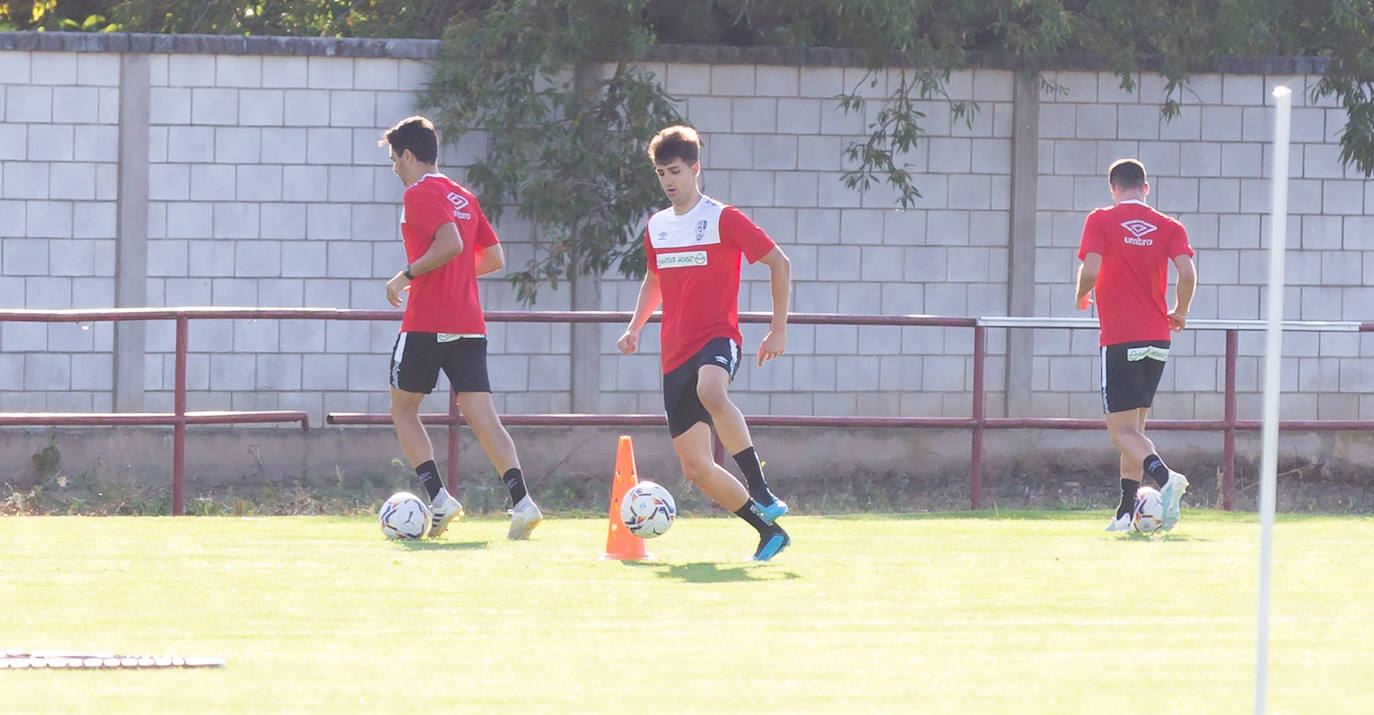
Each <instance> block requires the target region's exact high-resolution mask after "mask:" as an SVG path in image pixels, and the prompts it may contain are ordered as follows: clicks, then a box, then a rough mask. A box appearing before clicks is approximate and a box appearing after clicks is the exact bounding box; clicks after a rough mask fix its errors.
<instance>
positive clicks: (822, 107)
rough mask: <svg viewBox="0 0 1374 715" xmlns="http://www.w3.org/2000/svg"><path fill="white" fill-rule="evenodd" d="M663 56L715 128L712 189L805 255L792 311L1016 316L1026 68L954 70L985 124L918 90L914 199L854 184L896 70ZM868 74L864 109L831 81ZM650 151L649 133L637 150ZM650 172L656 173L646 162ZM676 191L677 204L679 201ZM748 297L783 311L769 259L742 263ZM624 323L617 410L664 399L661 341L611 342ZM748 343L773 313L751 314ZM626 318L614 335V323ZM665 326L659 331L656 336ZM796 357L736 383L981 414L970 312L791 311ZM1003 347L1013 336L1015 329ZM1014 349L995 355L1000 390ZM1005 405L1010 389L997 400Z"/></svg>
mask: <svg viewBox="0 0 1374 715" xmlns="http://www.w3.org/2000/svg"><path fill="white" fill-rule="evenodd" d="M648 69H650V70H651V71H652V72H653V73H654V74H655V75H656V76H657V77H658V78H659V79H660V81H662V82H663V84H664V87H665V88H666V89H667V90H668V92H669V94H671V95H673V96H674V97H677V98H679V99H680V104H679V108H680V111H681V112H682V113H683V115H684V116H685V117H686V118H687V120H688V121H689V122H690V123H691V124H692V125H694V126H695V127H696V128H697V129H698V130H699V131H700V132H702V135H703V142H704V144H705V146H704V150H703V157H702V163H703V168H702V190H703V191H704V192H705V193H706V194H708V195H711V196H714V197H716V198H718V199H721V200H722V201H725V202H727V203H730V204H733V205H735V206H737V207H739V208H740V209H741V210H743V211H744V212H745V213H746V214H748V215H749V216H750V217H751V218H752V219H753V220H754V222H755V223H757V224H758V225H759V226H760V227H762V228H763V229H764V230H765V231H767V232H768V233H769V235H771V236H772V237H773V238H774V240H776V241H778V243H779V244H780V245H781V247H782V248H783V250H784V251H786V253H787V254H788V257H789V258H790V259H791V261H792V278H793V301H792V310H794V311H797V312H807V313H852V314H900V315H906V314H922V313H925V314H933V315H992V314H997V315H1002V314H1005V313H1006V311H1007V290H1006V276H1007V271H1008V266H1007V261H1008V248H1007V239H1006V236H1007V230H1008V226H1009V219H1008V212H1009V201H1010V171H1011V139H1010V136H1011V108H1012V106H1011V102H1012V73H1011V72H1010V71H1006V70H995V69H980V70H974V71H969V72H962V73H957V74H956V75H954V77H953V78H952V80H951V82H950V87H949V89H950V96H951V98H952V99H954V100H956V101H976V102H978V103H979V106H980V107H981V110H982V111H981V112H979V113H978V114H977V115H976V116H974V117H973V120H972V122H965V121H963V120H960V119H955V118H953V117H952V116H951V111H950V108H949V104H948V103H946V102H944V101H934V100H932V101H927V102H922V103H921V108H922V111H924V112H925V113H926V115H927V116H926V118H925V119H924V120H922V122H921V124H922V127H923V128H924V129H925V131H926V132H927V133H928V134H929V138H928V141H925V142H923V143H921V144H920V145H919V146H918V147H917V149H916V151H915V152H913V153H912V155H910V156H908V157H907V161H909V162H910V163H911V164H912V165H913V166H914V167H915V168H916V170H917V178H916V184H917V187H918V188H919V190H920V191H921V194H922V197H921V199H920V200H919V201H918V202H917V203H916V205H915V206H914V207H913V208H910V209H902V208H900V206H899V204H898V202H897V201H896V198H895V196H896V194H895V192H894V191H893V190H891V189H890V188H889V187H886V186H883V187H877V188H874V189H872V190H870V191H868V192H866V193H860V192H859V191H856V190H852V189H849V188H846V187H845V186H844V184H843V182H842V176H843V173H842V172H843V171H844V169H845V168H846V167H847V163H846V159H845V157H844V151H845V148H846V147H847V146H848V145H849V144H850V143H852V142H855V141H859V140H861V139H862V138H864V137H865V136H866V135H864V134H863V132H864V129H865V127H867V126H868V124H869V122H870V121H871V120H872V117H873V115H874V114H876V112H877V110H878V106H879V104H878V103H879V101H880V100H881V98H882V97H885V96H886V95H887V93H888V86H889V84H893V86H895V83H896V82H897V81H898V77H897V72H895V71H893V72H888V73H885V74H878V75H876V76H870V75H869V74H868V73H867V72H866V71H865V70H862V69H857V68H843V67H776V66H766V65H705V64H679V63H668V62H665V63H655V64H651V65H649V67H648ZM855 87H858V88H861V89H862V90H863V92H864V95H865V96H867V97H870V98H872V100H873V101H871V102H870V103H869V105H868V107H867V108H866V110H865V111H864V112H852V113H850V114H845V113H844V112H842V111H841V110H840V109H839V107H838V104H837V103H836V101H835V96H836V95H838V94H840V93H841V92H844V91H848V90H849V89H851V88H855ZM635 150H636V151H641V150H642V149H640V148H636V149H635ZM646 180H652V176H651V175H649V174H647V172H646ZM665 205H666V204H665ZM743 276H744V285H743V287H742V289H741V296H740V307H741V309H742V310H746V311H760V312H767V311H769V310H770V309H771V304H772V301H771V296H770V293H769V285H768V270H767V268H765V267H763V266H761V265H758V266H749V265H747V264H746V266H745V268H744V272H743ZM638 290H639V284H638V282H635V281H623V280H619V281H617V280H613V279H608V280H607V282H606V284H605V285H604V287H603V291H602V296H603V308H605V309H607V310H630V309H632V308H633V307H634V303H635V298H636V295H637V294H638ZM621 327H622V326H613V327H610V328H608V329H607V330H605V331H604V333H603V340H602V344H603V345H604V346H605V347H604V348H603V356H602V364H603V379H602V396H603V397H602V400H603V410H605V411H616V410H623V409H628V408H633V409H635V410H637V411H643V412H651V411H661V410H662V397H661V394H660V393H659V392H658V381H659V372H658V370H659V366H658V362H657V358H656V355H654V354H653V353H655V352H656V350H657V345H656V344H650V345H648V346H646V347H645V349H646V350H647V351H649V352H650V353H651V354H650V355H648V356H646V357H642V358H641V357H631V358H624V357H621V356H620V355H619V353H618V352H617V351H616V349H615V339H616V338H617V337H618V336H619V334H620V331H621ZM742 332H743V334H744V341H745V345H744V352H745V354H746V355H748V354H750V353H752V352H753V351H755V350H757V348H758V345H759V342H760V341H761V340H762V339H763V336H764V334H765V333H766V327H765V326H763V325H746V326H744V329H743V331H742ZM612 333H613V334H612ZM655 337H656V336H655ZM788 343H789V344H788V356H790V357H785V358H784V359H781V360H775V361H772V362H770V363H768V364H767V365H765V366H764V367H762V368H760V367H757V365H756V364H755V363H754V362H752V361H746V363H745V365H744V366H743V367H742V368H741V369H740V372H739V374H738V375H737V376H736V378H735V383H734V385H733V386H732V390H731V394H732V395H733V396H734V397H735V398H736V401H737V402H738V403H739V404H740V406H741V409H743V410H744V411H745V412H756V413H766V412H767V413H774V414H807V415H809V414H817V415H902V416H915V415H947V416H954V415H957V416H968V415H969V414H970V412H971V410H972V401H971V399H970V393H969V390H971V388H972V380H973V377H972V375H973V368H972V354H973V333H972V331H971V330H970V329H966V328H900V327H858V326H807V325H794V326H791V327H790V328H789V329H788ZM991 347H992V348H993V350H995V351H997V352H999V353H1000V352H1003V345H1002V336H1000V335H999V336H996V337H994V339H993V340H992V341H991ZM1002 360H1003V358H1002V357H1001V356H1000V355H998V356H996V357H994V358H992V359H990V360H989V362H988V389H989V390H1001V389H1002V376H1003V375H1004V370H1003V369H1002V367H1001V361H1002ZM988 404H989V409H994V410H1000V409H1001V404H1002V400H1001V395H996V396H993V397H991V398H990V399H989V403H988Z"/></svg>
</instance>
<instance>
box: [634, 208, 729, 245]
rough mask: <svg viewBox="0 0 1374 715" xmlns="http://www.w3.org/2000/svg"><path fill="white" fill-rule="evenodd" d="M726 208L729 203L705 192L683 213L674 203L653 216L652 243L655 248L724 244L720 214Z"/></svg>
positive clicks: (650, 232)
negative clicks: (721, 235)
mask: <svg viewBox="0 0 1374 715" xmlns="http://www.w3.org/2000/svg"><path fill="white" fill-rule="evenodd" d="M724 211H725V204H722V203H721V202H719V201H716V200H715V199H713V198H711V197H709V196H705V195H703V196H702V197H701V201H699V202H697V205H696V206H694V207H693V208H692V210H691V211H688V212H687V213H685V214H683V215H681V216H679V215H677V214H676V213H673V208H672V207H671V206H670V207H668V208H666V209H663V210H662V211H659V212H658V213H656V214H654V215H653V216H651V217H650V218H649V243H650V245H652V246H653V247H654V250H655V251H665V250H667V251H673V250H679V249H687V248H693V247H697V246H709V245H714V244H717V243H720V215H721V213H722V212H724Z"/></svg>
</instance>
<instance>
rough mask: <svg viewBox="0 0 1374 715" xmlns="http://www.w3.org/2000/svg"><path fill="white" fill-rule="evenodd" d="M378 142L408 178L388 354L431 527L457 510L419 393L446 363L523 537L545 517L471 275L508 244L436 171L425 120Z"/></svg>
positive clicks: (413, 120)
mask: <svg viewBox="0 0 1374 715" xmlns="http://www.w3.org/2000/svg"><path fill="white" fill-rule="evenodd" d="M378 144H385V145H387V146H389V148H390V153H391V164H392V170H393V171H395V172H396V176H397V177H399V178H400V179H401V183H403V184H405V185H406V190H405V195H404V199H403V206H402V210H401V238H402V240H403V241H404V243H405V251H406V261H407V263H406V267H405V268H404V269H402V270H401V271H399V272H398V273H397V274H396V275H395V276H392V278H391V280H389V281H387V282H386V299H387V301H388V302H390V303H391V304H392V305H393V306H397V307H399V306H400V305H401V303H402V302H403V300H404V299H403V296H404V295H405V294H406V293H409V294H410V298H409V300H408V301H405V304H406V307H405V316H404V318H403V319H402V320H401V331H400V333H399V334H398V335H397V336H396V345H395V347H394V348H393V350H392V353H391V422H392V424H394V425H396V436H397V437H399V438H400V440H401V449H402V450H403V451H404V452H405V455H406V458H407V459H409V460H410V464H411V466H413V467H414V468H415V474H416V475H418V476H419V478H420V483H421V484H422V485H424V488H425V492H426V493H428V494H429V499H430V509H431V511H432V513H433V525H432V526H431V527H430V532H429V535H430V536H439V535H440V534H442V533H444V530H445V529H447V528H448V524H449V522H450V521H452V520H453V518H454V517H456V516H458V515H459V514H461V513H462V511H463V505H462V504H460V503H458V500H457V499H455V498H454V497H453V495H451V494H449V493H448V490H447V489H445V488H444V481H443V478H442V477H441V476H440V474H439V467H438V465H436V464H435V463H434V446H433V445H432V444H431V443H430V441H429V434H428V433H426V432H425V428H424V425H423V424H421V422H420V401H421V400H423V399H424V397H425V395H427V394H429V393H430V392H431V391H432V390H433V389H434V386H435V384H436V383H437V381H438V378H439V371H440V370H443V371H444V374H445V375H447V376H448V380H449V384H450V385H451V386H452V387H453V391H454V392H455V393H456V394H457V396H458V408H459V409H460V410H461V411H462V414H463V415H464V416H465V417H466V418H467V421H468V425H469V426H470V427H472V431H473V433H474V434H476V435H477V441H478V442H479V443H481V445H482V449H483V450H485V451H486V453H487V457H488V458H490V459H491V463H492V465H493V466H495V467H496V470H497V472H498V473H500V474H501V479H502V480H503V481H504V482H505V483H506V488H507V490H508V491H509V492H510V498H511V505H512V508H511V520H510V531H509V532H508V533H507V534H506V537H507V538H510V539H528V538H529V536H530V532H531V531H533V530H534V527H536V526H538V525H539V522H540V521H542V520H543V518H544V516H543V514H541V513H540V511H539V507H538V506H536V505H535V503H534V501H533V500H532V499H530V496H529V493H528V491H527V490H526V488H525V478H524V475H523V473H522V472H521V471H520V459H519V457H518V456H517V455H516V453H515V443H514V442H513V441H512V440H511V438H510V433H508V432H506V428H505V427H504V426H503V425H502V424H501V418H500V417H499V416H497V414H496V407H495V406H494V405H493V404H492V401H491V383H490V382H489V381H488V379H487V337H486V320H485V318H484V316H483V314H482V305H481V302H480V300H479V298H478V291H477V277H478V276H482V275H486V274H488V273H491V272H492V271H496V270H500V269H501V268H502V267H503V266H505V264H506V257H505V252H504V251H503V250H502V249H501V244H500V243H499V242H498V241H497V239H496V232H495V231H493V230H492V228H491V224H489V223H487V217H486V216H485V215H484V214H483V213H482V208H481V207H480V206H478V204H477V197H476V196H474V195H473V194H472V192H471V191H468V190H467V188H465V187H463V186H462V185H460V184H458V183H456V182H455V181H453V180H452V179H450V178H448V177H447V176H444V175H443V174H440V173H439V169H438V165H437V162H438V156H439V135H438V133H437V132H435V130H434V125H433V124H432V123H430V121H429V120H428V119H426V118H424V117H409V118H407V119H403V120H401V121H400V122H399V123H397V124H396V126H394V127H391V128H390V129H388V130H387V132H386V134H385V137H384V138H383V139H382V140H381V141H380V142H378ZM449 468H450V469H456V468H457V465H453V464H451V465H449Z"/></svg>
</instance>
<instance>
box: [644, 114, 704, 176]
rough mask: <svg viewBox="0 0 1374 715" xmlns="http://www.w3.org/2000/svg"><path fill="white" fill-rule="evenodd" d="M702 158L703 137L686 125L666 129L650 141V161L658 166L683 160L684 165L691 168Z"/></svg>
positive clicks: (676, 125)
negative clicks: (675, 160)
mask: <svg viewBox="0 0 1374 715" xmlns="http://www.w3.org/2000/svg"><path fill="white" fill-rule="evenodd" d="M700 158H701V135H699V134H697V130H695V129H693V128H691V127H689V126H687V125H685V124H674V125H673V126H671V127H666V128H664V129H663V130H662V131H660V132H659V133H657V134H655V135H654V138H653V139H651V140H649V159H650V160H651V161H653V162H654V164H655V165H656V166H663V165H664V164H671V163H673V160H674V159H681V160H682V162H683V163H684V164H686V165H688V166H691V165H693V164H695V163H697V162H698V161H699V160H700Z"/></svg>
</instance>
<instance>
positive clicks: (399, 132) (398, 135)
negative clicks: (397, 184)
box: [377, 115, 439, 164]
mask: <svg viewBox="0 0 1374 715" xmlns="http://www.w3.org/2000/svg"><path fill="white" fill-rule="evenodd" d="M382 142H387V143H390V144H391V150H392V151H393V152H395V153H396V156H400V155H401V152H403V151H405V150H406V149H409V150H410V153H411V154H414V155H415V158H416V159H419V160H420V161H422V162H424V163H426V164H433V163H435V162H437V161H438V160H439V132H437V131H435V130H434V123H433V122H431V121H429V120H428V119H426V118H424V117H421V116H419V115H416V116H413V117H406V118H405V119H402V120H401V121H399V122H396V126H394V127H392V128H390V129H388V130H386V135H385V137H384V138H383V139H382V140H381V141H379V142H377V143H378V144H381V143H382Z"/></svg>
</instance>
